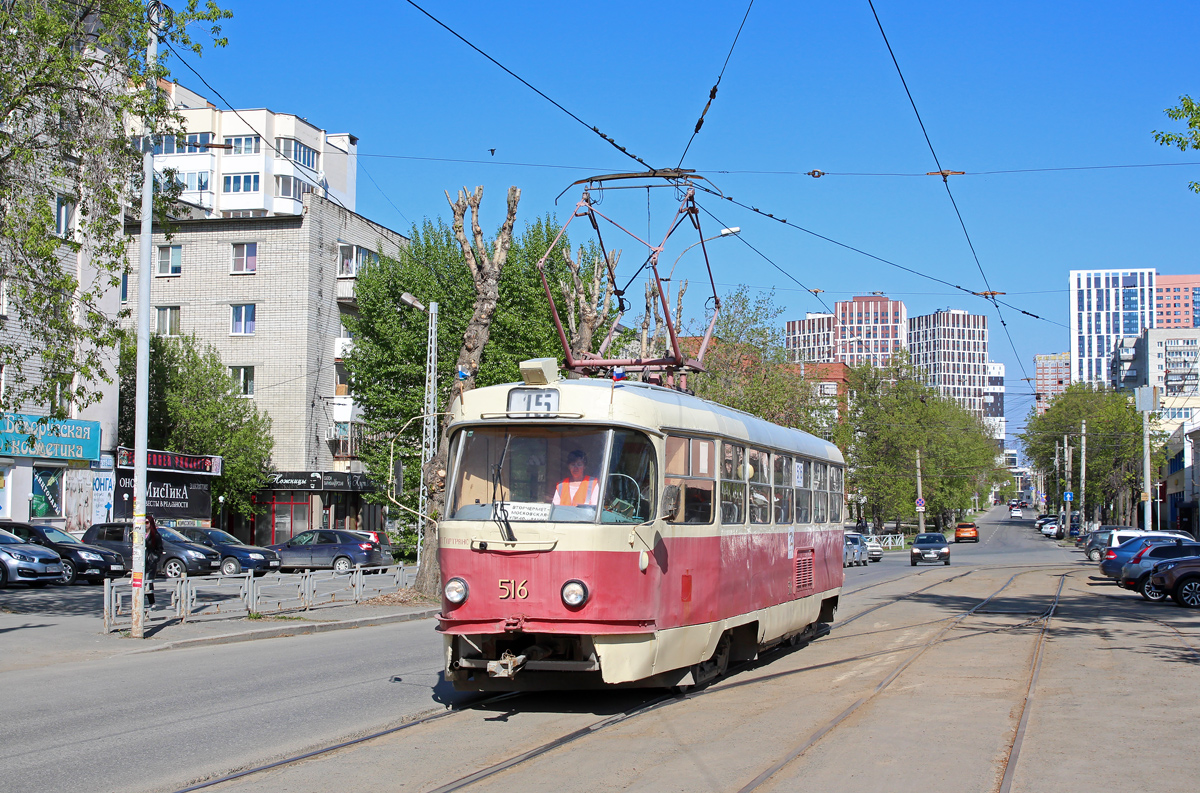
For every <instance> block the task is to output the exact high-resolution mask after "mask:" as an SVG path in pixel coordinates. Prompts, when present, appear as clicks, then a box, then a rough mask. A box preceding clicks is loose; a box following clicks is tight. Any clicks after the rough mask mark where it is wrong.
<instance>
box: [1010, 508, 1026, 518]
mask: <svg viewBox="0 0 1200 793" xmlns="http://www.w3.org/2000/svg"><path fill="white" fill-rule="evenodd" d="M1024 514H1025V513H1023V512H1022V511H1021V508H1020V507H1013V508H1012V509H1010V510H1009V511H1008V516H1009V517H1010V518H1021V517H1024Z"/></svg>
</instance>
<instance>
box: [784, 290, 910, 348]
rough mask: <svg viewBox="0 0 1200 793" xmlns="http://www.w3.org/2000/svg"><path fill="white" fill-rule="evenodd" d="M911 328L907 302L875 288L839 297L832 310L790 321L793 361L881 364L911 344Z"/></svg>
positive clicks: (788, 333)
mask: <svg viewBox="0 0 1200 793" xmlns="http://www.w3.org/2000/svg"><path fill="white" fill-rule="evenodd" d="M907 331H908V309H907V308H906V307H905V305H904V302H903V301H901V300H891V299H889V298H888V297H887V296H885V295H884V294H883V293H882V292H875V293H872V294H869V295H860V296H856V297H854V298H852V299H850V300H839V301H837V302H836V303H834V305H833V313H832V314H813V313H810V314H808V315H807V316H806V317H805V318H804V319H802V320H793V321H790V322H788V323H787V327H786V334H787V342H786V343H787V347H788V349H789V351H790V352H791V355H792V360H793V361H807V362H832V361H836V362H839V363H844V364H848V365H850V366H857V365H859V364H862V363H871V364H874V365H876V366H880V365H885V364H887V363H888V362H889V361H890V360H891V356H892V355H893V354H894V353H895V351H896V350H901V349H904V348H905V347H906V346H907V343H908V340H907Z"/></svg>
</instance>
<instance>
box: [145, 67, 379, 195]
mask: <svg viewBox="0 0 1200 793" xmlns="http://www.w3.org/2000/svg"><path fill="white" fill-rule="evenodd" d="M160 87H161V88H162V90H163V91H164V92H165V93H166V94H167V96H168V97H169V99H170V101H171V103H172V104H173V106H174V107H175V109H176V110H177V111H178V112H179V113H180V115H182V116H183V123H184V128H185V129H186V130H187V132H186V134H184V135H181V136H179V137H178V138H176V137H175V136H170V135H168V136H164V137H163V138H161V139H159V140H156V141H154V144H153V145H154V167H155V169H156V170H157V171H158V172H159V173H165V172H166V171H167V170H168V169H169V170H172V171H173V172H174V174H175V179H176V181H178V182H179V183H180V186H181V187H182V189H183V193H182V196H181V197H182V199H183V200H184V201H186V202H187V203H189V204H192V205H194V206H196V207H199V208H200V209H202V210H203V212H204V213H205V216H206V217H210V218H212V217H218V218H247V217H265V216H269V215H298V214H300V212H301V211H302V208H303V203H304V196H306V195H308V194H309V193H312V192H316V193H317V194H318V195H321V196H322V197H324V198H327V199H329V200H330V201H333V202H334V203H335V204H337V205H339V206H341V207H342V208H344V209H347V210H349V211H351V212H353V211H354V201H355V194H356V177H355V174H356V165H357V157H358V138H356V137H355V136H354V135H351V134H349V133H344V132H343V133H329V132H326V131H325V130H323V129H321V128H320V127H318V126H316V125H314V124H311V123H309V122H308V121H307V120H306V119H304V118H302V117H300V116H297V115H295V114H292V113H275V112H273V111H271V110H268V109H266V108H254V109H244V110H236V111H235V110H218V109H217V108H216V106H214V105H213V104H212V103H211V102H209V101H208V100H207V99H205V98H204V97H202V96H200V95H199V94H197V93H194V92H193V91H190V90H188V89H187V88H184V87H183V86H181V85H179V84H178V83H168V82H163V83H162V84H161V85H160Z"/></svg>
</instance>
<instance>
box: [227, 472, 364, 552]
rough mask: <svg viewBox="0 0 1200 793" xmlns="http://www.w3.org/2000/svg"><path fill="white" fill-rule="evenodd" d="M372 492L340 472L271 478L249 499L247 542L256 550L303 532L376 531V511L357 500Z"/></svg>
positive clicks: (361, 478) (280, 474) (357, 477)
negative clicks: (250, 513)
mask: <svg viewBox="0 0 1200 793" xmlns="http://www.w3.org/2000/svg"><path fill="white" fill-rule="evenodd" d="M374 489H375V487H374V485H372V484H371V481H370V480H369V479H368V478H367V476H366V474H358V473H353V474H352V473H344V472H342V471H280V472H277V473H274V474H271V475H270V477H269V478H268V480H267V487H266V488H265V489H263V490H260V491H259V492H258V494H257V495H256V497H255V516H256V517H255V521H254V528H253V538H252V539H253V542H254V543H255V544H258V545H272V544H274V543H279V542H286V541H287V540H288V539H290V538H292V537H294V536H295V535H297V534H299V533H300V532H302V531H308V530H309V529H329V528H333V529H349V530H351V531H378V530H382V528H383V512H382V509H381V508H380V507H379V506H378V505H376V504H369V503H367V502H366V501H365V499H364V498H363V497H364V496H365V495H366V494H367V493H371V492H373V491H374ZM243 539H246V540H250V539H251V538H250V537H244V538H243Z"/></svg>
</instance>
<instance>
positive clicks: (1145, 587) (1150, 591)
mask: <svg viewBox="0 0 1200 793" xmlns="http://www.w3.org/2000/svg"><path fill="white" fill-rule="evenodd" d="M1137 590H1138V592H1139V593H1141V596H1142V597H1143V598H1145V599H1146V600H1149V601H1150V602H1151V603H1159V602H1161V601H1162V600H1164V599H1165V598H1166V597H1167V593H1166V592H1164V591H1162V590H1161V589H1159V588H1158V587H1156V586H1155V585H1154V584H1152V583H1150V576H1149V575H1148V574H1147V575H1145V576H1143V577H1142V580H1141V581H1139V582H1138V586H1137Z"/></svg>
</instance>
